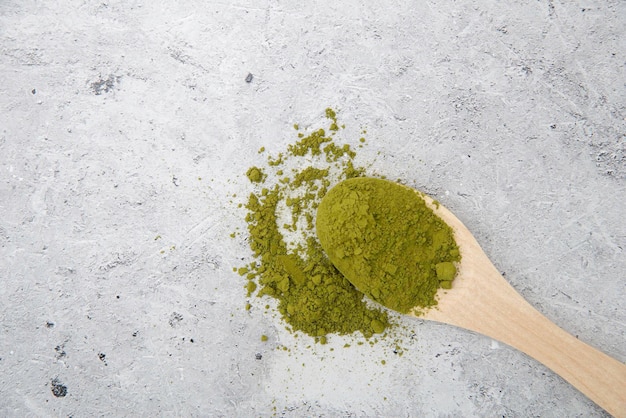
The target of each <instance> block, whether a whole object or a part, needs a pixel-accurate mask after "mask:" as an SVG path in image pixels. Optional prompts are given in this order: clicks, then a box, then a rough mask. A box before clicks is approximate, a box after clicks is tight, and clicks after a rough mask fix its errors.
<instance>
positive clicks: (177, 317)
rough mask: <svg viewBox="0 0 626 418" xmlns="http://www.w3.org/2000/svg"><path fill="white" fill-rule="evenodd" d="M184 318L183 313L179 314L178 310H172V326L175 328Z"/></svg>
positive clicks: (170, 321)
mask: <svg viewBox="0 0 626 418" xmlns="http://www.w3.org/2000/svg"><path fill="white" fill-rule="evenodd" d="M182 320H183V316H182V315H181V314H179V313H178V312H172V315H171V316H170V320H169V323H170V327H172V328H174V327H176V326H177V325H178V324H180V321H182Z"/></svg>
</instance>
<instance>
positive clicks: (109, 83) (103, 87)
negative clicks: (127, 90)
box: [91, 74, 121, 96]
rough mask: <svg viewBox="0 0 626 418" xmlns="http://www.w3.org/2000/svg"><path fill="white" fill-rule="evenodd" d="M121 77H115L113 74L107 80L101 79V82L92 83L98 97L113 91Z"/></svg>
mask: <svg viewBox="0 0 626 418" xmlns="http://www.w3.org/2000/svg"><path fill="white" fill-rule="evenodd" d="M120 79H121V77H120V76H115V75H113V74H111V75H109V77H107V78H106V79H103V78H102V77H100V79H99V80H97V81H94V82H93V83H91V89H92V90H93V92H94V93H95V94H96V96H99V95H101V94H102V93H108V92H110V91H111V90H113V87H114V86H115V85H116V84H118V83H119V81H120Z"/></svg>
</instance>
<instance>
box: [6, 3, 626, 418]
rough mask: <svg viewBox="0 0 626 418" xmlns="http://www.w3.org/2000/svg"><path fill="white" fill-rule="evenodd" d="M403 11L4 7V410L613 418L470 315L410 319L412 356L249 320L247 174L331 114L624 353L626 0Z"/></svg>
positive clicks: (384, 7) (585, 336) (565, 313)
mask: <svg viewBox="0 0 626 418" xmlns="http://www.w3.org/2000/svg"><path fill="white" fill-rule="evenodd" d="M382 3H384V4H380V3H379V2H373V1H371V2H364V1H352V0H348V1H318V2H301V1H291V0H285V1H278V0H269V1H268V0H261V1H246V0H239V1H233V2H228V1H225V2H218V1H192V0H188V1H181V2H174V1H154V2H149V1H142V0H131V1H124V2H122V1H116V0H110V1H107V0H104V1H65V2H63V1H56V2H55V1H48V2H43V1H32V0H20V1H16V0H4V1H2V2H1V3H0V77H2V83H1V84H0V106H1V109H2V111H1V112H0V416H8V417H23V416H72V417H86V416H225V417H230V416H271V415H273V414H275V415H276V416H286V417H299V416H325V417H334V416H345V417H348V416H350V417H351V416H389V417H404V416H427V417H458V416H467V417H472V416H493V417H496V416H498V417H500V416H504V417H537V416H542V417H576V416H580V417H590V416H604V412H603V411H602V410H600V409H599V408H598V407H596V406H595V405H594V404H593V403H592V402H590V401H589V400H588V399H587V398H585V397H584V396H583V395H581V394H580V393H579V392H577V391H576V390H575V389H573V388H572V387H570V386H569V385H568V384H566V383H565V382H564V381H563V380H561V379H560V378H559V377H557V376H555V375H554V374H553V373H552V372H550V371H549V370H547V369H545V368H544V367H543V366H541V365H539V364H538V363H536V362H534V361H533V360H531V359H529V358H528V357H526V356H524V355H522V354H520V353H518V352H516V351H514V350H512V349H510V348H508V347H506V346H504V345H502V344H498V343H496V342H494V341H492V340H490V339H488V338H485V337H481V336H479V335H475V334H472V333H469V332H466V331H463V330H459V329H455V328H452V327H448V326H443V325H438V324H434V323H423V322H419V321H413V320H404V319H399V320H400V321H401V322H402V325H403V326H402V327H401V328H400V329H399V330H398V331H397V333H398V338H402V339H403V341H404V347H405V352H404V355H403V356H401V357H400V356H397V355H395V354H394V353H393V348H394V343H393V341H391V340H390V341H382V342H379V343H378V344H375V345H374V346H370V345H367V344H366V345H362V346H358V345H356V344H353V345H352V347H350V348H348V349H343V348H341V347H342V346H343V345H344V344H345V343H346V342H353V343H354V342H355V341H358V339H356V337H333V338H331V339H330V342H329V344H328V345H327V346H319V345H317V346H313V347H312V348H307V346H309V344H310V340H308V339H306V338H302V337H301V338H297V339H296V338H294V337H293V336H292V335H290V334H289V333H288V332H287V331H286V330H285V328H284V326H283V324H282V323H281V321H280V319H279V318H277V317H275V316H273V315H272V314H271V313H270V314H265V313H264V312H262V311H259V310H256V309H253V310H252V311H251V312H246V311H245V310H244V304H245V302H246V299H245V294H244V292H243V290H242V285H243V280H242V279H241V278H240V277H239V276H238V275H236V274H235V273H233V272H232V267H233V266H237V265H239V264H240V263H241V260H242V259H245V260H247V259H248V258H249V257H250V252H249V250H248V248H247V246H246V242H245V236H244V235H241V236H239V237H237V238H236V239H231V238H230V237H229V234H230V233H231V232H232V231H234V230H235V229H236V228H239V229H240V230H241V229H243V228H245V223H244V220H243V214H242V212H241V211H240V210H238V209H237V208H236V204H237V203H238V202H239V201H241V200H240V199H243V197H244V196H246V195H247V194H248V193H249V192H250V191H251V190H252V189H251V187H252V186H251V185H250V184H249V183H248V181H247V179H246V178H245V177H244V176H243V174H244V173H245V170H246V169H247V168H248V167H249V166H250V165H253V164H261V163H262V162H263V161H264V157H262V156H260V155H259V154H257V150H258V148H259V147H260V146H265V147H266V148H268V150H269V151H270V152H277V151H280V150H283V149H284V148H285V147H286V145H287V144H288V143H290V142H292V141H293V140H294V132H293V129H292V128H291V127H292V125H293V124H294V123H300V124H301V126H303V128H315V127H319V126H320V124H324V123H325V122H324V118H323V111H324V109H325V108H326V107H327V106H332V107H334V108H336V109H338V110H339V117H340V121H341V122H342V123H345V124H346V129H345V130H344V131H342V134H341V135H342V136H343V138H344V139H345V140H346V141H348V142H350V141H356V139H357V138H358V136H359V132H360V131H361V129H363V128H365V129H367V132H368V134H367V137H368V146H367V147H365V148H363V149H362V150H360V152H359V156H358V159H359V162H360V163H361V164H367V165H369V166H371V170H372V171H373V172H376V173H378V174H385V175H387V176H388V177H390V178H401V179H404V180H405V181H406V182H407V183H409V184H411V185H413V186H415V187H418V188H421V189H423V190H424V191H427V192H429V193H431V194H432V195H434V196H436V197H437V198H439V199H440V200H441V201H442V202H443V203H444V204H445V205H446V206H447V207H449V208H450V209H451V210H452V211H453V212H455V213H456V214H457V215H458V216H459V217H460V218H461V219H462V220H463V221H464V222H465V223H466V224H467V225H468V226H469V228H470V229H471V230H472V231H474V232H475V234H476V236H477V238H478V240H479V242H480V243H481V244H482V245H483V247H484V249H485V250H486V252H487V253H488V255H489V256H490V257H491V258H492V260H493V261H494V263H495V264H496V266H497V267H498V268H499V269H500V270H501V271H503V272H504V273H505V274H506V277H507V279H508V280H509V281H510V282H511V284H512V285H513V286H514V287H515V288H516V289H517V290H518V291H519V292H520V293H521V294H522V295H523V296H524V297H525V298H526V299H527V300H528V301H530V302H531V303H532V304H533V305H534V306H536V307H537V308H538V309H539V310H540V311H541V312H543V313H544V314H545V315H546V316H547V317H549V318H550V319H551V320H553V321H554V322H556V323H557V324H558V325H560V326H561V327H563V328H564V329H566V330H567V331H568V332H571V333H572V334H574V335H577V336H578V337H579V338H580V339H581V340H584V341H586V342H588V343H590V344H592V345H594V346H596V347H598V348H601V349H602V350H603V351H605V352H606V353H608V354H610V355H612V356H614V357H616V358H617V359H619V360H621V361H625V360H626V344H625V343H624V341H626V338H625V336H626V309H624V308H625V306H624V300H626V290H625V281H624V279H625V274H624V272H625V271H626V257H625V254H624V249H625V248H626V223H625V222H624V202H626V159H625V158H626V157H625V149H626V145H625V137H624V133H625V132H626V120H625V117H626V109H625V100H624V99H625V89H624V81H625V80H626V74H625V66H624V51H626V45H625V43H626V42H625V37H624V25H625V21H626V19H625V17H626V15H625V12H626V3H624V2H623V1H583V0H580V1H572V2H563V1H559V0H539V1H535V0H528V1H522V0H514V1H510V2H500V1H495V0H485V1H471V0H457V1H454V0H443V1H441V2H428V1H425V2H415V1H408V2H406V1H390V2H382ZM249 73H251V74H253V79H252V80H251V82H250V83H247V82H246V77H247V76H248V74H249ZM233 194H236V195H237V197H235V198H233V197H232V195H233ZM261 334H266V335H268V336H269V337H270V338H269V341H268V342H266V343H263V342H261V341H260V339H259V336H260V335H261ZM281 346H286V347H288V348H289V349H290V351H284V350H282V349H279V350H277V349H276V347H281ZM333 348H334V350H331V349H333ZM383 359H385V360H386V364H385V365H383V364H381V360H383Z"/></svg>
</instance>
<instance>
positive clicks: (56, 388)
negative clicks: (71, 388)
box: [50, 377, 67, 398]
mask: <svg viewBox="0 0 626 418" xmlns="http://www.w3.org/2000/svg"><path fill="white" fill-rule="evenodd" d="M50 390H52V394H53V395H54V396H56V397H57V398H63V397H64V396H65V395H67V386H65V385H64V384H63V383H61V382H60V381H59V379H58V378H56V377H55V378H54V379H52V381H51V382H50Z"/></svg>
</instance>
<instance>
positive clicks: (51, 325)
mask: <svg viewBox="0 0 626 418" xmlns="http://www.w3.org/2000/svg"><path fill="white" fill-rule="evenodd" d="M53 327H54V322H50V321H47V322H46V328H53Z"/></svg>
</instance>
